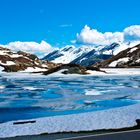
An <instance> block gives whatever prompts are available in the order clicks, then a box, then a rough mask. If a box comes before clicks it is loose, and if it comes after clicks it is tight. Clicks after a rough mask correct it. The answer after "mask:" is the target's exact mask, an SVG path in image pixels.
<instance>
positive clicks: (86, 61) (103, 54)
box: [43, 41, 140, 66]
mask: <svg viewBox="0 0 140 140" xmlns="http://www.w3.org/2000/svg"><path fill="white" fill-rule="evenodd" d="M139 43H140V42H139V41H137V42H131V43H130V42H126V43H112V44H110V45H106V46H103V45H100V46H82V47H78V48H77V47H75V46H73V45H70V46H66V47H64V48H61V49H56V50H54V51H52V52H51V53H49V54H48V55H46V56H45V57H44V58H43V60H49V61H52V62H54V63H64V64H68V63H72V64H80V65H83V66H89V65H93V64H95V63H96V62H100V61H103V60H107V59H109V58H111V57H112V56H115V55H116V54H118V53H119V52H121V51H123V50H125V49H127V48H131V47H133V46H135V45H137V44H139Z"/></svg>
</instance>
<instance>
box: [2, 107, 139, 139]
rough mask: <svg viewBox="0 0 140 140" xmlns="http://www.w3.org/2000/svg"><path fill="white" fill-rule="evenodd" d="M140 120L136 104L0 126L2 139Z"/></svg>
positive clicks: (117, 124) (98, 127)
mask: <svg viewBox="0 0 140 140" xmlns="http://www.w3.org/2000/svg"><path fill="white" fill-rule="evenodd" d="M139 118H140V104H135V105H131V106H127V107H120V108H116V109H108V110H103V111H96V112H90V113H81V114H73V115H64V116H54V117H46V118H38V119H32V120H35V121H36V122H35V123H28V124H18V125H13V121H11V122H7V123H3V124H0V137H1V138H4V137H14V136H21V135H37V134H42V133H49V134H50V133H57V132H70V131H73V132H79V131H91V130H99V129H112V128H114V129H115V128H123V127H130V126H134V125H136V122H135V121H136V119H139Z"/></svg>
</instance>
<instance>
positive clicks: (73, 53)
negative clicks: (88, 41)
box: [43, 45, 93, 64]
mask: <svg viewBox="0 0 140 140" xmlns="http://www.w3.org/2000/svg"><path fill="white" fill-rule="evenodd" d="M92 49H93V48H90V47H87V46H82V47H80V48H76V47H75V46H73V45H68V46H66V47H64V48H62V49H56V50H54V51H53V52H51V53H49V54H48V55H46V56H45V57H44V58H43V60H49V61H52V62H54V63H64V64H68V63H71V62H72V61H74V60H75V59H76V58H78V57H80V56H81V55H83V54H86V53H88V52H90V51H91V50H92Z"/></svg>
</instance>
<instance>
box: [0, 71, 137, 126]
mask: <svg viewBox="0 0 140 140" xmlns="http://www.w3.org/2000/svg"><path fill="white" fill-rule="evenodd" d="M139 98H140V76H138V75H117V76H116V75H108V76H105V75H98V76H97V75H96V76H92V75H89V76H76V75H67V76H62V75H57V74H56V75H54V76H43V75H38V74H37V75H36V74H26V73H25V74H21V73H16V74H14V73H9V74H8V73H1V74H0V122H1V123H4V122H7V121H12V120H24V119H33V118H39V117H48V116H57V115H68V114H76V113H83V112H93V111H98V110H108V109H111V108H118V107H122V106H129V105H133V104H139V103H140V102H139Z"/></svg>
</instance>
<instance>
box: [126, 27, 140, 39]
mask: <svg viewBox="0 0 140 140" xmlns="http://www.w3.org/2000/svg"><path fill="white" fill-rule="evenodd" d="M124 38H125V40H126V41H132V40H140V25H133V26H130V27H127V28H125V29H124Z"/></svg>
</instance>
